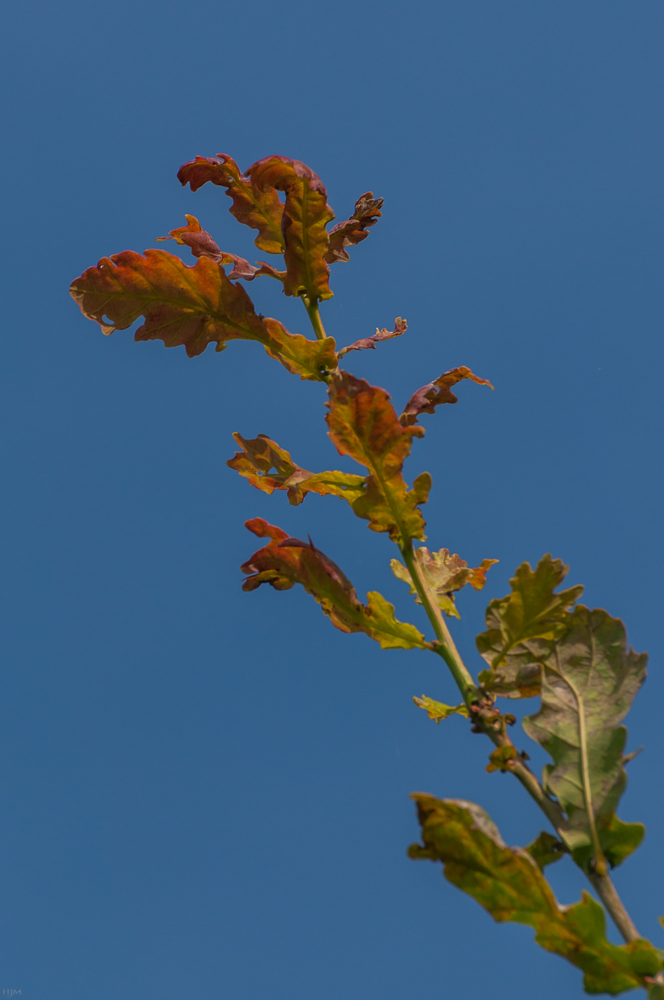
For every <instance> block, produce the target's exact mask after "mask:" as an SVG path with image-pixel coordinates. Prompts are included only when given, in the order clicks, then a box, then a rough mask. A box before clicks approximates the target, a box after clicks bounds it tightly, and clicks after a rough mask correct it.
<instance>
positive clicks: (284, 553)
mask: <svg viewBox="0 0 664 1000" xmlns="http://www.w3.org/2000/svg"><path fill="white" fill-rule="evenodd" d="M245 523H246V527H247V528H248V529H249V530H250V531H253V533H254V534H255V535H258V537H259V538H269V539H270V541H269V542H268V544H267V545H265V546H264V547H263V548H262V549H259V550H258V552H255V553H254V554H253V556H252V557H251V559H249V560H248V561H247V562H246V563H244V565H243V566H242V567H241V569H242V572H243V573H246V574H247V579H246V580H245V581H244V584H243V585H242V589H243V590H249V591H251V590H256V588H257V587H260V585H261V584H263V583H269V584H270V585H271V586H272V587H274V588H275V590H290V588H291V587H293V586H294V585H295V584H296V583H301V584H302V586H303V587H304V589H305V590H306V591H307V593H308V594H311V595H312V597H314V598H315V599H316V601H318V603H319V604H320V605H321V607H322V609H323V611H324V612H325V614H326V615H328V617H329V618H330V619H331V621H332V624H333V625H334V626H335V627H336V628H338V629H340V631H342V632H364V633H365V634H366V635H368V636H369V637H370V638H371V639H375V640H376V642H378V643H380V646H381V648H382V649H430V648H431V647H430V645H429V643H427V642H426V641H425V639H424V636H423V635H422V634H421V633H420V632H419V631H418V630H417V629H416V628H415V626H414V625H408V624H405V623H404V622H399V621H397V620H396V618H395V617H394V607H393V606H392V605H391V604H389V603H388V602H387V601H386V600H385V598H384V597H382V596H381V595H380V594H377V593H375V592H372V593H369V594H367V598H368V603H367V604H366V605H364V604H361V603H360V601H359V600H358V599H357V595H356V593H355V589H354V587H353V586H352V584H351V583H350V581H349V580H348V579H347V578H346V577H345V576H344V574H343V573H342V571H341V570H340V569H339V567H338V566H336V565H335V563H333V562H332V560H331V559H328V557H327V556H326V555H324V554H323V553H322V552H321V551H320V549H317V548H316V547H315V545H314V544H313V542H312V541H311V540H309V542H308V543H307V542H301V541H300V540H299V539H297V538H289V537H288V534H287V533H286V532H285V531H282V529H281V528H277V527H274V526H273V525H271V524H268V522H267V521H264V520H263V518H261V517H255V518H254V519H253V520H251V521H246V522H245Z"/></svg>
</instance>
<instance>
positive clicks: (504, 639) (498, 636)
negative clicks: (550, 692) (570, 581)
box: [476, 555, 583, 698]
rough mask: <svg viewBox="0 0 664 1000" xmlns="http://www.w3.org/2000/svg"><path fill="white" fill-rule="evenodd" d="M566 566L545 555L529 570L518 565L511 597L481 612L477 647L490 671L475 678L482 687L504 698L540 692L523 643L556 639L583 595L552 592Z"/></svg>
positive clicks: (579, 590) (525, 565)
mask: <svg viewBox="0 0 664 1000" xmlns="http://www.w3.org/2000/svg"><path fill="white" fill-rule="evenodd" d="M568 569H569V567H568V566H565V565H564V564H563V562H562V560H560V559H553V558H552V557H551V556H550V555H546V556H544V557H543V558H542V559H540V561H539V563H538V564H537V568H536V569H535V570H534V571H533V570H532V569H531V567H530V564H529V563H522V565H521V566H519V568H518V569H517V571H516V573H515V574H514V577H513V578H512V579H511V580H510V585H511V587H512V593H511V594H509V595H508V596H507V597H503V598H499V599H496V600H494V601H491V603H490V604H489V607H488V608H487V611H486V625H487V631H486V632H482V634H481V635H478V637H477V640H476V641H477V648H478V650H479V652H480V653H481V655H482V656H483V657H484V659H485V660H486V662H487V663H488V664H489V666H490V668H491V669H490V670H488V671H487V670H485V671H484V672H483V673H481V674H480V681H481V683H482V684H483V685H484V687H485V688H486V689H487V690H489V691H492V692H493V693H495V694H499V695H502V696H503V697H507V698H531V697H533V696H534V695H537V694H539V691H540V668H539V664H538V663H536V662H534V661H533V657H532V653H531V650H530V647H529V646H528V642H529V640H531V639H554V638H555V637H556V636H558V635H561V634H562V632H563V631H564V629H565V623H566V621H567V611H568V609H569V608H571V607H572V605H573V604H574V603H575V602H576V601H578V599H579V597H580V596H581V594H582V593H583V587H582V586H576V587H570V588H569V589H568V590H562V591H559V592H558V593H556V592H555V591H556V587H559V586H560V584H561V583H562V582H563V580H564V579H565V577H566V576H567V572H568Z"/></svg>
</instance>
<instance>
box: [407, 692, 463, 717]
mask: <svg viewBox="0 0 664 1000" xmlns="http://www.w3.org/2000/svg"><path fill="white" fill-rule="evenodd" d="M413 701H414V702H415V704H416V705H417V706H418V708H423V709H424V711H425V712H426V713H427V715H428V716H429V718H430V719H433V720H434V722H436V723H439V722H442V721H443V719H449V717H450V715H463V717H464V718H465V719H467V718H468V717H469V716H468V709H467V708H466V706H465V705H444V704H443V703H442V701H434V700H433V698H428V697H427V695H425V694H423V695H422V697H421V698H416V697H415V696H414V695H413Z"/></svg>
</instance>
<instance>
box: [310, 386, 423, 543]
mask: <svg viewBox="0 0 664 1000" xmlns="http://www.w3.org/2000/svg"><path fill="white" fill-rule="evenodd" d="M328 406H329V413H328V415H327V425H328V428H329V435H330V438H331V439H332V442H333V443H334V445H335V446H336V448H337V451H338V452H339V454H340V455H350V456H351V458H354V459H355V461H356V462H360V463H361V464H362V465H364V466H366V468H367V469H369V471H370V475H369V477H368V479H367V489H366V493H365V495H364V496H363V497H361V498H360V499H358V500H357V501H356V502H355V503H354V504H353V510H354V511H355V513H356V514H357V516H358V517H363V518H366V519H367V520H368V521H369V527H370V528H371V529H372V530H373V531H387V532H389V535H390V538H391V539H392V540H393V541H398V542H399V543H400V544H405V543H406V542H407V540H408V539H410V538H419V539H421V540H424V537H425V536H424V519H423V517H422V514H421V513H420V511H419V510H418V509H417V508H418V507H419V505H420V504H422V503H426V501H427V499H428V494H429V489H430V488H431V477H430V476H429V474H428V473H427V472H424V473H422V474H421V475H420V476H418V477H417V479H416V480H415V483H414V484H413V489H412V490H408V487H407V486H406V483H405V481H404V478H403V475H402V471H401V470H402V468H403V463H404V461H405V459H406V458H407V456H408V455H409V454H410V447H411V441H412V439H413V437H421V436H422V435H423V434H424V428H423V427H402V425H401V424H400V423H399V420H398V419H397V415H396V413H395V411H394V407H393V406H392V404H391V402H390V396H389V394H388V393H387V392H386V391H385V390H384V389H379V388H378V387H377V386H374V385H369V383H368V382H366V381H365V380H364V379H357V378H355V377H354V376H353V375H350V374H348V373H347V372H342V373H341V375H340V376H339V377H337V378H335V379H334V381H333V382H332V384H331V386H330V390H329V404H328Z"/></svg>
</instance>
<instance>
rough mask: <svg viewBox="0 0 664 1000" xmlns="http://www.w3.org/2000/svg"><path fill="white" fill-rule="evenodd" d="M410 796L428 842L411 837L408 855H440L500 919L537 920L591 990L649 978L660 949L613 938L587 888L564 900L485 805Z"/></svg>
mask: <svg viewBox="0 0 664 1000" xmlns="http://www.w3.org/2000/svg"><path fill="white" fill-rule="evenodd" d="M412 798H413V799H415V801H416V803H417V809H418V814H419V820H420V824H421V827H422V841H423V844H424V846H423V847H421V846H420V845H419V844H413V846H412V847H411V848H410V849H409V851H408V853H409V855H410V857H412V858H426V859H429V860H431V861H442V863H443V866H444V873H445V877H446V878H447V879H448V881H450V882H451V883H452V884H453V885H456V886H457V887H458V888H459V889H462V890H463V891H464V892H466V893H468V895H470V896H472V897H473V899H475V900H477V902H478V903H479V904H480V905H481V906H483V907H484V909H485V910H487V911H488V912H489V913H490V914H491V916H492V917H493V918H494V920H496V921H497V922H499V923H503V922H505V921H508V920H509V921H514V922H515V923H519V924H527V925H529V926H530V927H533V928H534V929H535V931H536V934H535V940H536V941H537V943H538V944H539V945H541V947H542V948H545V949H546V950H547V951H551V952H554V953H555V954H557V955H560V956H561V957H562V958H565V959H567V961H568V962H571V963H572V965H575V966H577V968H579V969H582V970H583V973H584V988H585V990H586V992H587V993H610V994H613V995H615V994H616V993H621V992H622V991H623V990H629V989H635V988H637V987H639V986H644V985H645V982H644V979H643V975H644V973H643V971H642V970H643V968H644V967H645V966H647V967H648V968H649V969H651V968H655V967H656V963H657V955H656V952H655V950H654V948H653V947H652V945H651V944H650V943H649V942H647V941H644V940H643V939H639V940H637V941H632V942H631V943H630V944H628V945H621V946H618V945H614V944H611V943H610V942H609V941H607V939H606V934H605V919H604V911H603V910H602V907H601V906H600V905H599V903H597V902H595V900H594V899H593V898H592V897H591V896H590V895H588V893H585V892H584V894H583V898H582V900H581V902H579V903H575V904H574V905H573V906H569V907H561V906H560V905H559V904H558V902H557V901H556V898H555V896H554V894H553V891H552V889H551V887H550V885H549V884H548V882H547V881H546V879H545V878H544V876H543V875H542V872H541V871H540V869H539V868H538V866H537V864H536V863H535V861H534V860H533V858H532V857H531V856H530V854H529V853H528V852H527V851H525V850H523V849H521V848H518V847H515V848H510V847H507V846H506V845H505V843H504V842H503V840H502V838H501V836H500V833H499V832H498V830H497V828H496V826H495V825H494V824H493V822H492V821H491V819H490V817H489V816H488V815H487V813H486V812H485V811H484V810H483V809H481V808H480V807H479V806H477V805H475V804H474V803H472V802H464V801H462V800H459V799H436V798H434V797H433V796H431V795H413V796H412ZM644 957H645V959H646V961H645V963H644Z"/></svg>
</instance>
